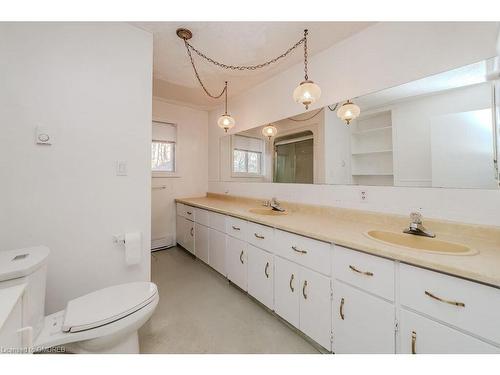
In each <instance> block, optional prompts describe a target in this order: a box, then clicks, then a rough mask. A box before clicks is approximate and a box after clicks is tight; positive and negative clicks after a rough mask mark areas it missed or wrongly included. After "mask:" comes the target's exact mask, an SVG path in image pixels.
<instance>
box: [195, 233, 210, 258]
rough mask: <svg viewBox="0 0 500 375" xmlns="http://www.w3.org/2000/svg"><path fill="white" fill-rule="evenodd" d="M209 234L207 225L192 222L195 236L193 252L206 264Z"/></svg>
mask: <svg viewBox="0 0 500 375" xmlns="http://www.w3.org/2000/svg"><path fill="white" fill-rule="evenodd" d="M208 237H209V234H208V227H206V226H204V225H201V224H198V223H195V224H194V238H195V243H194V246H195V250H194V252H195V254H196V256H197V257H198V258H199V259H201V260H202V261H204V262H205V263H206V264H208V258H209V256H208V247H209V240H208Z"/></svg>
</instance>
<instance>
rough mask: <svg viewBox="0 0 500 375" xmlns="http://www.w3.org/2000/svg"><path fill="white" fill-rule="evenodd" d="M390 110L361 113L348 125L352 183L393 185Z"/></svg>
mask: <svg viewBox="0 0 500 375" xmlns="http://www.w3.org/2000/svg"><path fill="white" fill-rule="evenodd" d="M392 170H393V150H392V113H391V111H390V110H389V111H380V112H376V113H369V114H366V115H365V116H363V114H361V116H360V117H359V118H358V119H357V120H356V121H355V122H354V123H353V126H352V128H351V171H352V172H351V173H352V182H353V183H355V184H359V185H362V184H369V185H380V186H390V185H393V184H394V175H393V172H392Z"/></svg>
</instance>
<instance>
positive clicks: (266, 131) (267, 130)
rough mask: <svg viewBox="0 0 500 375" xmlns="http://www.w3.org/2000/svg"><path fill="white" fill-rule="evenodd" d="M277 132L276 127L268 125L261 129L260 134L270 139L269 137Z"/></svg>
mask: <svg viewBox="0 0 500 375" xmlns="http://www.w3.org/2000/svg"><path fill="white" fill-rule="evenodd" d="M277 133H278V129H276V127H275V126H272V125H268V126H266V127H264V128H263V129H262V135H264V136H266V137H268V138H269V139H271V137H274V136H275V135H276V134H277Z"/></svg>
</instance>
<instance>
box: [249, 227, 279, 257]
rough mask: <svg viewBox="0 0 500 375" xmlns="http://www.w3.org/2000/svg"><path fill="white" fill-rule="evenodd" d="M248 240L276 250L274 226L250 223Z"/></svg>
mask: <svg viewBox="0 0 500 375" xmlns="http://www.w3.org/2000/svg"><path fill="white" fill-rule="evenodd" d="M247 229H248V242H250V243H251V244H252V245H254V246H257V247H260V248H261V249H265V250H268V251H271V252H274V249H273V244H274V228H271V227H268V226H265V225H260V224H256V223H250V222H249V223H248V224H247Z"/></svg>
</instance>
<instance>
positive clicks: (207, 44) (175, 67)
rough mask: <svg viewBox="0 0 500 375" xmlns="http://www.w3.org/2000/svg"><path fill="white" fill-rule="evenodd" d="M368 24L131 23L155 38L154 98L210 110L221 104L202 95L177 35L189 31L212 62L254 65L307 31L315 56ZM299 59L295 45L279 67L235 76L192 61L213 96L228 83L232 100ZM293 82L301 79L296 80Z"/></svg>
mask: <svg viewBox="0 0 500 375" xmlns="http://www.w3.org/2000/svg"><path fill="white" fill-rule="evenodd" d="M372 24H373V23H370V22H135V23H133V25H135V26H137V27H140V28H142V29H144V30H147V31H149V32H152V33H153V35H154V60H153V61H154V68H153V74H154V78H155V82H154V91H155V92H154V94H155V95H156V96H161V97H163V98H165V99H169V100H173V101H179V102H187V103H190V104H191V105H194V106H198V107H204V108H213V107H215V106H217V105H219V104H220V103H221V100H214V99H211V98H209V97H207V96H206V95H205V93H204V92H203V90H202V89H201V87H200V86H199V84H198V82H197V80H196V78H195V76H194V73H193V70H192V67H191V65H190V62H189V58H188V56H187V52H186V48H185V46H184V43H183V41H182V40H181V39H179V38H178V37H177V35H176V34H175V31H176V30H177V28H179V27H185V28H188V29H190V30H191V31H192V32H193V38H192V39H191V41H190V42H191V44H192V45H193V46H194V47H196V48H197V49H199V50H200V51H202V52H203V53H205V54H206V55H207V56H210V57H211V58H213V59H215V60H218V61H221V62H223V63H225V64H231V65H251V64H258V63H262V62H263V61H266V60H268V59H271V58H273V57H276V56H277V55H280V54H281V53H283V52H284V51H286V50H287V49H288V48H289V47H290V46H291V45H292V44H294V43H295V42H296V41H298V40H299V39H301V38H302V36H303V30H304V29H305V28H307V29H308V30H309V37H308V47H309V54H310V55H314V54H315V53H318V52H320V51H322V50H324V49H326V48H328V47H330V46H332V45H333V44H335V43H338V42H339V41H341V40H343V39H346V38H347V37H349V36H351V35H353V34H355V33H357V32H359V31H361V30H362V29H364V28H366V27H368V26H370V25H372ZM302 59H303V48H302V46H301V47H299V48H298V49H297V50H296V51H295V52H294V53H292V54H291V55H289V56H288V57H287V58H286V59H284V60H282V61H281V62H280V63H278V64H275V65H273V66H272V67H267V68H264V69H261V70H258V71H244V72H239V71H238V72H233V71H227V70H223V69H221V68H218V67H215V66H213V65H211V64H209V63H207V62H205V61H204V60H201V59H200V58H199V57H198V56H195V63H196V64H197V67H198V71H199V73H200V75H201V78H202V80H203V81H204V83H205V85H206V86H207V87H208V89H209V90H210V91H211V92H213V93H218V92H220V91H221V90H222V88H223V85H224V81H226V80H227V81H229V96H230V97H231V96H234V95H236V94H238V93H240V92H242V91H244V90H247V89H249V88H251V87H252V86H255V85H257V84H259V83H261V82H263V81H265V80H267V79H269V78H270V77H271V76H273V75H276V74H277V73H279V72H282V71H284V70H285V69H287V68H289V67H290V66H292V65H294V64H296V63H299V62H300V61H302ZM297 79H300V77H298V78H297Z"/></svg>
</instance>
